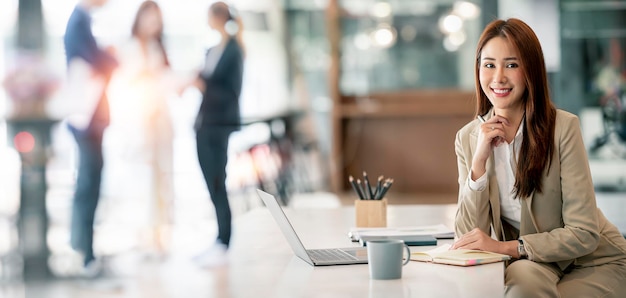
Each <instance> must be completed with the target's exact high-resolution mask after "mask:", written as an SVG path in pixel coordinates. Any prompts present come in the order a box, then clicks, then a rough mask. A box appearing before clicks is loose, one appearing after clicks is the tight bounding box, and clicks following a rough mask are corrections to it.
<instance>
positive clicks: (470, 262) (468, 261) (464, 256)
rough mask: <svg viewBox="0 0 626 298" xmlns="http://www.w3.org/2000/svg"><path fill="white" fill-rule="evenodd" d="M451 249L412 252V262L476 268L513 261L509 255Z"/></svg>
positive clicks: (447, 247)
mask: <svg viewBox="0 0 626 298" xmlns="http://www.w3.org/2000/svg"><path fill="white" fill-rule="evenodd" d="M450 247H451V245H450V244H444V245H442V246H439V247H437V248H435V249H431V250H427V251H421V252H412V253H411V261H421V262H432V263H439V264H448V265H457V266H474V265H481V264H489V263H496V262H502V261H506V260H509V259H511V256H509V255H503V254H499V253H495V252H488V251H481V250H469V249H453V250H450Z"/></svg>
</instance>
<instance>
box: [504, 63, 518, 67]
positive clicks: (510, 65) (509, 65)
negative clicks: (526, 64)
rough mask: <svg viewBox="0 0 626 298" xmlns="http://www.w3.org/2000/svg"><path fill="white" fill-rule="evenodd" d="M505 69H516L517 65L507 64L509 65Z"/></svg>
mask: <svg viewBox="0 0 626 298" xmlns="http://www.w3.org/2000/svg"><path fill="white" fill-rule="evenodd" d="M506 67H507V68H517V67H518V65H517V63H509V64H507V65H506Z"/></svg>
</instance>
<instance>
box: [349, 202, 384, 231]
mask: <svg viewBox="0 0 626 298" xmlns="http://www.w3.org/2000/svg"><path fill="white" fill-rule="evenodd" d="M354 209H355V212H356V226H357V227H359V228H381V227H382V228H384V227H387V199H382V200H355V201H354Z"/></svg>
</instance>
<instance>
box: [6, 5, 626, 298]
mask: <svg viewBox="0 0 626 298" xmlns="http://www.w3.org/2000/svg"><path fill="white" fill-rule="evenodd" d="M141 2H142V1H141V0H110V1H109V3H108V4H107V5H106V6H105V7H104V8H102V9H99V10H97V11H96V12H95V13H94V15H93V31H94V34H95V35H96V38H97V39H98V41H99V43H100V44H101V45H103V46H113V47H115V46H119V45H120V44H123V43H124V42H125V41H126V40H127V39H128V38H129V34H130V27H131V22H132V19H133V17H134V14H135V11H136V9H137V7H138V6H139V4H140V3H141ZM157 2H158V3H159V5H160V6H161V7H162V9H163V17H164V20H165V24H164V26H165V47H166V49H167V52H168V55H169V61H170V63H171V66H172V68H173V69H174V70H175V71H176V72H177V73H180V74H191V73H193V72H195V71H197V70H198V69H199V67H200V66H201V65H202V63H203V59H204V52H205V50H206V49H207V48H208V47H210V46H212V45H214V44H216V43H217V41H218V38H219V36H217V34H216V33H214V32H211V31H210V29H209V28H208V26H207V20H206V17H207V13H206V12H207V8H208V6H209V5H210V3H211V2H212V1H199V0H159V1H157ZM229 2H230V3H231V4H233V5H234V6H235V7H236V8H237V9H238V10H239V12H240V14H241V16H242V18H243V21H244V24H245V33H244V40H245V42H246V45H247V46H246V48H247V55H246V61H245V74H244V85H243V94H242V97H241V112H242V116H243V117H244V122H245V123H246V125H245V126H244V127H243V129H242V130H241V131H240V132H237V133H236V134H234V135H232V137H231V147H230V152H229V155H230V159H229V164H228V167H227V171H228V179H227V186H228V190H229V193H230V194H231V196H230V200H231V202H230V204H231V206H232V208H233V211H234V214H235V216H237V214H242V213H245V212H246V211H248V210H250V209H252V208H256V207H258V206H260V203H259V201H258V199H257V198H256V197H255V195H254V193H253V190H254V189H256V188H263V189H266V190H268V191H270V192H272V193H275V194H277V195H278V196H279V197H280V198H281V200H282V201H283V203H284V204H286V205H292V206H298V204H299V205H300V206H309V207H311V206H312V207H320V206H321V207H323V206H336V205H342V204H343V205H346V204H350V203H351V200H352V199H353V197H352V195H351V194H350V192H349V187H348V184H347V177H348V175H354V176H356V175H360V173H361V172H362V171H364V170H365V171H368V173H369V174H370V176H371V177H377V176H378V175H385V176H386V177H392V178H394V179H395V184H394V187H393V189H392V190H391V191H390V192H389V200H390V203H391V204H410V203H435V204H436V203H454V202H455V200H456V189H457V182H456V159H455V156H454V148H453V142H454V141H453V140H454V133H455V132H456V131H457V130H458V129H459V128H460V127H461V126H462V125H464V124H465V123H467V122H468V121H470V120H471V119H472V117H473V102H472V98H473V88H474V77H473V75H474V72H473V68H472V67H473V59H474V54H475V53H474V52H475V44H476V42H477V40H478V37H479V34H480V32H481V30H482V28H483V27H484V26H485V24H487V23H489V22H490V21H491V20H493V19H494V18H496V17H497V18H508V17H518V18H521V19H523V20H524V21H526V22H527V23H529V24H530V25H531V26H532V27H533V28H534V29H535V31H536V33H537V34H538V36H539V39H540V41H541V43H542V47H543V51H544V54H545V58H546V62H547V67H548V73H549V80H550V84H551V92H552V96H553V99H554V101H555V103H556V104H557V105H558V106H559V107H560V108H562V109H565V110H568V111H570V112H573V113H575V114H577V115H579V116H580V117H581V123H582V129H583V134H584V138H585V142H586V145H587V146H588V149H589V150H588V153H589V156H590V165H591V170H592V174H593V176H594V177H593V178H594V183H596V186H597V189H598V192H599V194H598V197H599V205H600V206H601V207H604V208H606V211H605V212H607V213H608V215H607V216H609V217H610V218H613V219H615V220H618V219H620V218H625V217H626V216H625V215H626V214H624V213H623V212H624V211H620V210H626V208H624V205H625V204H626V203H625V202H626V195H625V192H624V191H625V189H626V112H625V111H626V93H625V91H626V60H625V59H626V57H624V53H625V52H626V51H625V49H626V18H624V16H625V15H626V1H623V0H620V1H583V0H576V1H574V0H560V1H559V0H548V1H542V0H528V1H514V0H482V1H481V0H470V1H455V0H282V1H279V0H262V1H261V0H255V1H252V0H233V1H229ZM75 4H76V0H3V1H2V2H1V3H0V78H2V80H3V81H4V82H7V81H8V80H9V79H10V78H14V77H15V76H19V75H20V74H21V75H23V76H22V77H21V78H22V80H21V81H20V80H18V83H13V84H11V83H5V84H3V86H2V88H0V89H1V90H0V280H1V282H6V281H12V280H20V278H21V275H22V269H21V268H22V261H21V251H20V249H19V245H18V243H19V240H18V238H19V237H18V230H19V229H18V227H17V226H18V221H19V220H18V218H19V216H18V215H19V210H20V197H21V196H22V197H23V196H24V192H23V191H22V192H21V191H20V181H21V180H23V178H21V177H24V175H23V173H22V170H23V167H22V162H32V158H33V157H32V156H31V155H33V154H39V156H43V157H45V158H44V160H43V161H42V162H43V164H44V165H45V168H44V169H45V179H43V180H42V179H39V180H37V179H30V180H28V181H29V183H32V184H33V185H35V186H33V187H40V186H42V185H46V186H47V187H45V188H43V189H44V190H45V211H42V212H45V214H46V215H47V221H48V222H47V223H46V225H45V226H46V229H47V233H44V234H43V235H47V236H46V239H45V241H46V242H47V246H48V247H49V250H50V251H49V255H50V257H49V258H50V259H49V264H50V270H51V273H52V274H53V275H54V276H60V277H63V276H66V275H69V274H70V272H71V271H72V270H73V269H72V266H74V265H73V264H70V262H69V261H66V259H64V257H65V256H66V255H68V254H69V250H70V248H69V244H68V241H69V229H68V225H69V212H70V207H71V197H72V193H73V190H74V182H75V181H74V179H75V166H76V148H75V143H74V140H73V138H72V137H71V136H70V134H69V132H68V131H67V129H66V127H65V125H64V123H65V122H64V117H65V115H66V114H67V112H66V111H67V110H68V109H71V103H68V102H66V101H64V97H63V91H64V81H65V74H66V67H65V54H64V50H63V43H62V42H63V40H62V37H63V33H64V30H65V25H66V23H67V20H68V18H69V15H70V13H71V12H72V9H73V7H74V5H75ZM18 24H19V26H18ZM18 29H19V30H18ZM42 85H45V86H46V87H47V86H53V87H54V88H50V89H49V90H51V91H50V92H43V93H42V95H41V96H40V98H39V100H38V102H39V103H34V104H33V105H34V106H38V105H42V106H43V108H41V107H40V108H36V107H35V108H32V109H30V110H26V112H24V111H23V110H22V109H21V107H20V105H23V102H20V101H19V100H18V99H16V98H12V96H11V94H20V93H19V92H18V93H14V92H15V90H18V91H19V90H23V88H25V89H26V90H31V89H32V88H35V87H37V88H39V87H41V86H42ZM20 88H22V89H20ZM44 89H45V88H44ZM46 90H48V89H46ZM129 100H132V99H129ZM200 100H201V96H200V94H199V92H198V91H197V90H194V89H188V90H186V91H185V92H184V93H183V94H182V95H181V96H171V98H169V99H168V104H169V108H170V113H171V116H172V119H173V123H174V136H175V139H174V170H173V177H174V185H173V186H174V191H175V198H174V204H173V208H172V209H173V210H172V225H171V227H170V228H171V231H172V233H171V238H170V239H169V241H170V246H171V250H172V253H176V254H181V255H192V254H193V253H195V252H198V251H199V250H201V249H202V248H204V247H206V246H208V245H209V244H210V243H211V241H212V240H213V239H214V234H215V223H214V214H213V208H212V206H211V205H210V204H211V203H210V200H209V199H208V192H207V190H206V187H205V184H204V181H203V180H202V176H201V173H200V169H199V166H198V165H197V160H196V153H195V143H194V142H195V139H194V132H193V129H192V125H193V121H194V119H195V113H196V112H197V109H198V106H199V103H200ZM41 103H43V104H41ZM33 110H35V111H39V112H36V113H34V114H31V115H29V114H28V111H33ZM42 111H43V112H42ZM33 118H34V119H35V120H36V119H39V118H43V119H46V120H49V121H51V122H52V123H54V124H53V125H52V126H51V134H50V138H49V140H50V143H49V145H47V146H46V144H45V142H44V140H42V139H41V138H44V137H45V135H44V136H40V135H38V134H36V133H32V132H28V131H26V132H27V133H29V134H26V135H25V134H21V135H16V133H17V131H15V129H12V123H14V121H15V120H16V119H22V120H24V119H26V120H32V119H33ZM125 133H126V132H125V131H124V128H123V127H111V128H110V129H109V130H108V131H107V132H106V136H105V141H104V154H105V168H104V174H103V177H104V178H103V179H104V180H103V187H102V195H101V200H100V205H99V209H98V216H97V223H96V240H95V241H96V243H95V245H96V253H97V254H98V255H100V256H107V257H111V258H115V257H121V258H123V257H127V259H123V260H124V261H123V262H120V265H119V268H118V270H120V271H124V270H126V271H128V270H130V271H132V270H133V268H134V265H136V264H138V263H139V262H141V261H140V259H138V258H137V257H136V255H137V253H138V252H140V251H141V247H142V243H141V241H142V239H141V237H137V235H138V230H139V229H140V227H141V226H142V224H143V223H144V221H145V220H146V219H145V218H144V217H145V216H147V215H146V213H142V212H141V210H145V209H146V208H147V207H146V206H147V205H148V204H150V200H151V199H152V198H150V197H149V195H148V194H149V193H150V191H149V190H150V189H151V185H150V181H151V180H150V179H149V178H150V177H149V175H150V171H149V169H148V164H147V163H146V161H145V159H142V156H141V152H131V153H129V152H126V151H125V148H126V147H125V145H126V144H124V143H122V142H120V141H119V140H118V138H116V136H120V135H123V134H125ZM31 141H32V142H31ZM24 142H26V144H27V145H28V144H31V143H32V146H26V147H22V148H18V147H19V146H16V143H22V144H23V143H24ZM38 146H39V147H42V146H43V147H45V148H39V147H38ZM20 150H21V151H22V152H18V151H20ZM24 150H26V151H24ZM25 158H26V159H28V160H26V161H25ZM44 182H46V183H44ZM27 187H31V186H27ZM29 194H32V193H29ZM311 194H315V195H311ZM320 198H321V199H320ZM602 200H603V201H602ZM606 202H609V203H606ZM22 207H24V206H22ZM620 224H622V229H624V228H626V225H625V224H624V222H623V221H622V222H620ZM35 245H37V244H35ZM129 260H130V261H129ZM0 294H2V292H1V291H0Z"/></svg>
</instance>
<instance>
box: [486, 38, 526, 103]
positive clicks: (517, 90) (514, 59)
mask: <svg viewBox="0 0 626 298" xmlns="http://www.w3.org/2000/svg"><path fill="white" fill-rule="evenodd" d="M520 63H521V62H520V60H519V55H518V53H517V50H516V49H515V48H514V47H513V45H512V44H511V43H510V42H509V41H508V40H507V39H505V38H504V37H494V38H492V39H491V40H489V41H488V42H487V43H486V44H485V46H484V47H483V49H482V52H481V55H480V64H479V79H480V87H481V88H482V90H483V92H484V93H485V94H486V95H487V98H489V101H490V102H491V104H492V105H493V106H494V108H495V109H496V110H506V109H521V108H522V106H521V104H522V96H523V95H524V92H525V91H526V82H525V78H524V73H523V72H522V66H523V65H521V64H520Z"/></svg>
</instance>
